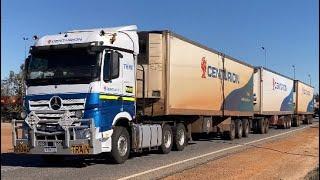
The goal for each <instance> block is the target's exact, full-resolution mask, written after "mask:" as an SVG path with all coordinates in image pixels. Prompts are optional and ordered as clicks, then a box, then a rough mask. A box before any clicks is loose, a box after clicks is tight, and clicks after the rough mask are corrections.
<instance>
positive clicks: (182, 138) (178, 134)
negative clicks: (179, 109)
mask: <svg viewBox="0 0 320 180" xmlns="http://www.w3.org/2000/svg"><path fill="white" fill-rule="evenodd" d="M186 134H187V133H186V128H185V126H184V125H183V124H182V123H179V124H177V127H176V128H175V131H174V139H173V142H174V143H173V147H174V149H175V150H178V151H182V150H183V149H184V147H185V146H186V144H187V136H186Z"/></svg>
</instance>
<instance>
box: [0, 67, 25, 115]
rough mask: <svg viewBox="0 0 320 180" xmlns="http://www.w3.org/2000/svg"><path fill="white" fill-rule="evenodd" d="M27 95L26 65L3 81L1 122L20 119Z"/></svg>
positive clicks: (12, 72) (11, 72)
mask: <svg viewBox="0 0 320 180" xmlns="http://www.w3.org/2000/svg"><path fill="white" fill-rule="evenodd" d="M24 94H25V85H24V65H23V64H22V65H20V69H19V71H18V72H14V71H10V73H9V76H8V77H6V78H4V79H1V120H2V121H4V120H11V119H13V118H16V119H17V118H19V115H20V112H21V111H22V109H23V106H22V98H23V96H24Z"/></svg>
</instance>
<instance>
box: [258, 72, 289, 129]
mask: <svg viewBox="0 0 320 180" xmlns="http://www.w3.org/2000/svg"><path fill="white" fill-rule="evenodd" d="M293 92H294V88H293V79H291V78H289V77H287V76H284V75H282V74H280V73H277V72H275V71H272V70H270V69H267V68H265V67H256V68H255V73H254V88H253V96H254V115H255V118H254V119H255V120H254V122H253V126H254V127H257V128H255V129H257V130H259V131H260V133H266V132H268V129H269V126H277V127H278V128H290V127H291V121H292V118H293V114H294V108H293Z"/></svg>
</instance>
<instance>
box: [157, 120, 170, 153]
mask: <svg viewBox="0 0 320 180" xmlns="http://www.w3.org/2000/svg"><path fill="white" fill-rule="evenodd" d="M172 142H173V134H172V129H171V127H170V126H169V125H168V124H165V125H164V126H163V129H162V144H161V146H160V150H161V153H162V154H168V153H169V152H170V151H171V149H172V144H173V143H172Z"/></svg>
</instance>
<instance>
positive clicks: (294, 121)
mask: <svg viewBox="0 0 320 180" xmlns="http://www.w3.org/2000/svg"><path fill="white" fill-rule="evenodd" d="M298 119H299V118H298V117H293V119H292V126H293V127H299V120H298Z"/></svg>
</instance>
